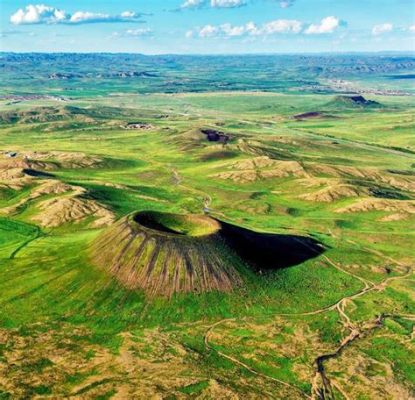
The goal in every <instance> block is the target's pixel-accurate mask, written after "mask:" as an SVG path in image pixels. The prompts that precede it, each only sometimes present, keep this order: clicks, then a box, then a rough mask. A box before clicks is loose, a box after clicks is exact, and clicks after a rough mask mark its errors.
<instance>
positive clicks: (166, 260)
mask: <svg viewBox="0 0 415 400" xmlns="http://www.w3.org/2000/svg"><path fill="white" fill-rule="evenodd" d="M219 231H220V224H219V223H218V222H217V221H215V220H214V219H211V218H209V217H205V216H182V215H176V214H162V213H155V212H142V213H135V214H130V215H128V216H127V217H125V218H123V219H121V220H120V221H118V222H117V223H116V224H114V225H113V226H111V227H110V228H108V229H107V230H106V231H105V232H104V233H103V234H102V235H101V236H100V237H99V238H98V240H97V241H96V242H95V243H94V245H93V248H92V258H93V260H94V262H95V264H97V265H99V266H101V267H103V268H105V269H107V270H109V272H110V273H111V274H113V275H114V276H115V277H116V278H117V279H118V280H119V281H120V282H121V283H122V284H124V285H125V286H127V287H128V288H130V289H137V288H142V289H144V290H145V291H146V292H147V293H149V294H163V295H171V294H173V293H174V292H205V291H212V290H220V291H227V290H230V289H232V288H233V287H235V286H237V285H239V284H240V283H241V281H242V278H241V275H240V273H239V272H238V269H237V266H238V265H240V264H241V260H240V259H239V258H238V257H237V256H236V255H235V254H233V253H232V252H231V251H230V250H229V248H228V247H227V246H226V245H225V243H224V242H223V240H222V238H221V236H220V234H219Z"/></svg>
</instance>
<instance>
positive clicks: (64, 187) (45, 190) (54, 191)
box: [1, 179, 86, 214]
mask: <svg viewBox="0 0 415 400" xmlns="http://www.w3.org/2000/svg"><path fill="white" fill-rule="evenodd" d="M39 183H41V184H40V186H38V187H36V188H35V189H34V190H32V192H31V193H30V195H29V196H28V197H26V198H24V199H22V200H20V201H19V202H18V203H16V204H14V205H13V206H10V207H6V208H3V209H2V210H1V212H2V213H5V214H14V213H16V212H17V211H18V210H19V209H20V208H21V207H23V206H24V205H26V204H27V203H28V202H30V201H31V200H35V199H38V198H39V197H42V196H48V195H60V194H65V193H69V192H73V195H80V194H83V193H85V192H86V190H85V189H84V188H82V187H80V186H72V185H68V184H66V183H63V182H61V181H58V180H55V179H48V180H45V181H40V182H39Z"/></svg>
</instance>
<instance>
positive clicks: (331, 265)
mask: <svg viewBox="0 0 415 400" xmlns="http://www.w3.org/2000/svg"><path fill="white" fill-rule="evenodd" d="M114 91H115V89H114ZM370 98H371V99H372V100H373V101H376V102H378V103H379V104H380V105H381V106H379V107H362V106H360V105H357V106H356V105H354V104H353V103H352V104H348V103H347V102H342V101H339V99H337V100H336V96H335V95H314V94H313V95H312V94H304V95H300V94H278V93H261V92H257V93H242V92H232V93H229V92H216V93H204V94H200V93H198V94H151V95H136V94H117V95H113V96H103V97H97V96H92V94H90V95H89V96H82V98H76V97H75V98H73V99H72V100H68V101H66V102H64V103H62V102H60V101H56V100H53V99H46V100H39V99H37V100H34V101H30V100H28V101H21V102H18V103H16V104H13V103H12V104H11V103H10V102H9V101H8V100H2V101H1V103H0V110H1V111H0V114H1V117H2V123H1V129H0V149H1V150H2V151H3V152H6V151H11V152H16V153H17V155H16V156H15V157H12V158H10V157H8V156H7V155H6V154H2V155H1V157H2V158H1V161H0V211H1V212H2V216H1V218H0V257H1V260H0V398H1V399H3V398H4V399H14V398H22V399H23V398H32V397H36V396H37V397H39V398H44V397H48V396H50V397H51V398H66V397H71V396H73V397H74V398H91V399H92V398H94V399H98V398H99V399H109V398H143V399H145V398H151V396H156V397H155V398H166V399H167V398H169V399H170V398H171V399H173V398H177V399H181V398H200V399H202V398H203V399H206V398H207V399H210V398H212V399H213V398H215V399H216V398H241V399H242V398H244V399H245V398H252V399H254V398H284V399H285V398H293V399H297V398H308V397H314V398H318V396H320V398H336V399H337V398H339V399H343V398H344V399H349V398H352V399H379V398H385V399H389V398H395V399H404V398H411V397H412V396H414V388H415V373H414V369H413V364H412V360H413V359H414V358H415V347H414V342H413V338H414V335H413V332H414V324H415V323H414V320H415V296H414V288H415V287H414V276H413V272H412V268H413V265H414V261H415V257H414V251H413V243H414V234H415V230H414V222H415V202H414V198H415V153H414V152H415V148H414V137H413V134H412V132H413V130H414V119H413V116H412V115H413V111H414V103H413V99H412V97H409V96H401V97H398V96H397V97H389V96H370ZM310 112H318V113H319V114H318V115H317V116H314V117H313V118H294V116H296V115H297V116H298V115H301V114H304V113H310ZM128 123H139V124H140V126H141V127H140V128H136V129H128ZM204 128H210V129H215V130H217V131H220V132H223V133H225V134H226V135H228V136H229V138H230V139H229V141H228V142H227V143H218V142H209V141H208V140H207V139H206V136H205V135H204V134H203V133H201V129H204ZM203 208H208V209H209V210H210V213H211V215H212V216H214V217H216V218H218V219H220V220H222V221H227V222H229V223H233V224H236V225H240V226H243V227H245V228H249V229H252V230H255V231H260V232H269V233H278V234H287V235H301V236H309V237H312V238H314V239H315V240H318V241H319V242H321V243H322V244H324V246H325V248H326V251H325V252H324V253H323V254H321V255H320V256H319V257H316V258H313V259H310V260H308V261H306V262H304V263H301V264H299V265H295V266H291V267H288V268H283V269H276V270H271V271H269V270H268V271H266V272H264V273H258V272H254V271H249V274H252V277H254V278H253V279H249V280H247V281H246V282H245V284H244V285H238V286H237V287H236V288H234V289H233V290H230V291H223V292H222V291H208V292H203V293H182V292H178V293H175V294H174V295H172V296H170V297H166V296H159V295H155V296H149V295H148V293H145V292H143V291H141V290H139V289H134V290H131V288H130V289H129V288H128V285H127V286H126V285H123V284H122V283H120V282H119V281H118V280H116V279H114V277H113V275H111V274H109V273H108V272H107V271H106V270H105V269H103V268H99V267H97V266H96V265H95V263H94V262H93V261H92V259H91V252H93V249H94V246H95V243H96V241H97V240H98V239H99V237H100V236H101V235H102V234H103V232H104V231H105V229H108V228H106V227H107V226H110V227H111V226H113V224H114V223H116V222H115V221H116V220H119V219H121V218H123V217H125V216H126V215H128V214H130V213H133V212H135V211H142V210H152V211H158V212H163V213H166V212H169V213H177V214H201V213H202V212H203ZM160 215H163V214H160ZM163 218H164V219H163ZM160 221H161V223H163V224H165V225H168V226H169V228H172V229H175V230H177V229H179V230H180V229H182V230H183V231H186V230H187V231H188V230H189V229H190V230H192V229H196V228H194V226H193V225H192V224H190V225H186V223H185V222H183V221H180V223H178V221H177V220H175V219H172V220H169V218H168V217H165V216H164V217H160ZM160 221H159V222H160ZM198 229H200V227H198ZM195 235H196V236H199V232H198V233H197V234H195ZM190 236H191V235H190ZM202 236H203V235H202ZM107 246H110V243H108V244H107ZM277 262H278V260H276V263H277ZM339 349H340V351H339V354H337V355H336V356H335V357H333V358H329V359H327V360H326V361H325V362H324V368H325V371H324V372H323V373H324V374H326V375H327V379H328V380H329V382H330V384H329V385H327V383H326V385H324V383H323V382H322V380H321V379H322V375H321V374H319V373H318V372H317V369H316V364H315V361H316V359H317V358H318V357H321V356H323V355H327V354H331V353H335V352H336V351H337V350H339ZM320 372H321V371H320ZM323 393H324V394H323ZM157 396H158V397H157ZM322 396H326V397H322ZM330 396H331V397H330Z"/></svg>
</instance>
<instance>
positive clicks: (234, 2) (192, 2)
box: [181, 0, 247, 8]
mask: <svg viewBox="0 0 415 400" xmlns="http://www.w3.org/2000/svg"><path fill="white" fill-rule="evenodd" d="M246 4H247V0H186V1H185V2H184V3H183V4H182V6H181V8H200V7H208V6H210V7H212V8H237V7H242V6H245V5H246Z"/></svg>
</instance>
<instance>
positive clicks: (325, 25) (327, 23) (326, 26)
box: [305, 16, 340, 35]
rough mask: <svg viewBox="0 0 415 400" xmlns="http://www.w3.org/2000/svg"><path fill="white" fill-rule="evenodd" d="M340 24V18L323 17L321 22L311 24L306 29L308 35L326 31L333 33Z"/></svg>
mask: <svg viewBox="0 0 415 400" xmlns="http://www.w3.org/2000/svg"><path fill="white" fill-rule="evenodd" d="M339 26H340V20H339V19H338V18H336V17H333V16H330V17H326V18H323V19H322V20H321V22H320V23H319V24H317V25H316V24H311V25H310V26H309V27H308V28H307V29H306V30H305V33H306V34H307V35H319V34H324V33H333V32H334V31H335V30H336V29H337V28H338V27H339Z"/></svg>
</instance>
